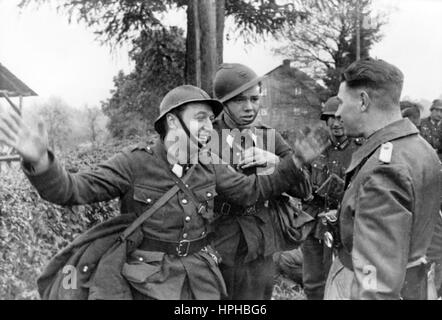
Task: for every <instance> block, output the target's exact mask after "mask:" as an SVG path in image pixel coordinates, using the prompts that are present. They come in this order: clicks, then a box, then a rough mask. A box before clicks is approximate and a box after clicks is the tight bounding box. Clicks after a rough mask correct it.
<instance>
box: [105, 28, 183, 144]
mask: <svg viewBox="0 0 442 320" xmlns="http://www.w3.org/2000/svg"><path fill="white" fill-rule="evenodd" d="M130 57H131V58H132V59H133V60H134V61H135V70H134V71H133V72H131V73H130V74H128V75H124V74H123V73H122V72H120V73H119V74H118V75H117V76H116V77H115V78H114V84H115V89H114V90H113V91H112V97H111V98H110V99H108V100H107V101H106V102H104V103H103V105H102V107H103V112H104V113H105V114H106V115H107V116H108V117H109V118H110V122H109V124H108V129H109V131H110V133H111V134H112V135H113V136H114V137H118V138H123V137H128V136H131V135H134V134H136V135H143V134H146V133H148V132H149V130H152V129H153V123H154V120H155V119H156V117H157V116H158V107H159V105H160V102H161V99H162V97H163V96H164V95H165V94H166V93H167V92H168V91H169V90H171V89H173V88H174V87H176V86H178V85H181V84H183V83H184V74H183V70H184V63H185V39H184V36H183V31H182V30H181V29H178V28H176V27H171V28H161V29H158V30H146V31H143V32H142V33H141V36H140V37H139V38H137V39H136V40H135V41H134V47H133V49H132V51H131V52H130Z"/></svg>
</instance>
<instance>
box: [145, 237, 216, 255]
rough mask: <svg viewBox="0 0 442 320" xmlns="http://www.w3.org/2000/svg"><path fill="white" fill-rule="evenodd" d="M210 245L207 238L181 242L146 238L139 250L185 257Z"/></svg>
mask: <svg viewBox="0 0 442 320" xmlns="http://www.w3.org/2000/svg"><path fill="white" fill-rule="evenodd" d="M207 245H208V241H207V239H206V237H204V238H199V239H195V240H181V241H178V242H173V241H162V240H158V239H150V238H144V239H143V242H142V243H141V245H140V246H139V247H138V249H139V250H145V251H160V252H164V253H167V254H170V255H175V256H179V257H185V256H187V255H188V254H193V253H195V252H198V251H200V250H201V249H203V248H204V247H205V246H207Z"/></svg>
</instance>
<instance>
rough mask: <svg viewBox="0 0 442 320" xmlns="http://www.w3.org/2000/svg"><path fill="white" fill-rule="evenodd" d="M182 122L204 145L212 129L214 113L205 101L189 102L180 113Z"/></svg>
mask: <svg viewBox="0 0 442 320" xmlns="http://www.w3.org/2000/svg"><path fill="white" fill-rule="evenodd" d="M181 117H182V120H183V122H184V124H185V125H186V126H187V128H188V129H189V131H190V134H192V135H193V136H194V137H196V138H197V139H198V141H199V142H200V143H201V144H203V145H205V144H206V143H207V142H208V141H209V139H210V136H211V133H212V130H213V124H212V121H213V120H214V118H215V115H214V113H213V111H212V107H210V106H209V105H208V104H206V103H199V102H196V103H189V104H188V105H187V106H186V107H185V109H184V110H183V113H182V115H181Z"/></svg>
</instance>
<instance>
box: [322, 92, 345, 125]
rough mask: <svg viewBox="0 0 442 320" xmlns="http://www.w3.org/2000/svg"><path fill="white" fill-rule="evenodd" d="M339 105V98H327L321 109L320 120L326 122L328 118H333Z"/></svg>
mask: <svg viewBox="0 0 442 320" xmlns="http://www.w3.org/2000/svg"><path fill="white" fill-rule="evenodd" d="M340 103H341V102H340V100H339V98H338V97H336V96H334V97H331V98H329V99H328V100H327V101H326V102H325V104H324V107H323V108H322V112H321V120H324V121H327V119H328V117H334V116H335V114H336V111H338V107H339V104H340Z"/></svg>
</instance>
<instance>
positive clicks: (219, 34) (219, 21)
mask: <svg viewBox="0 0 442 320" xmlns="http://www.w3.org/2000/svg"><path fill="white" fill-rule="evenodd" d="M225 13H226V1H225V0H216V55H217V68H218V66H219V65H221V64H222V63H223V52H224V20H225Z"/></svg>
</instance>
